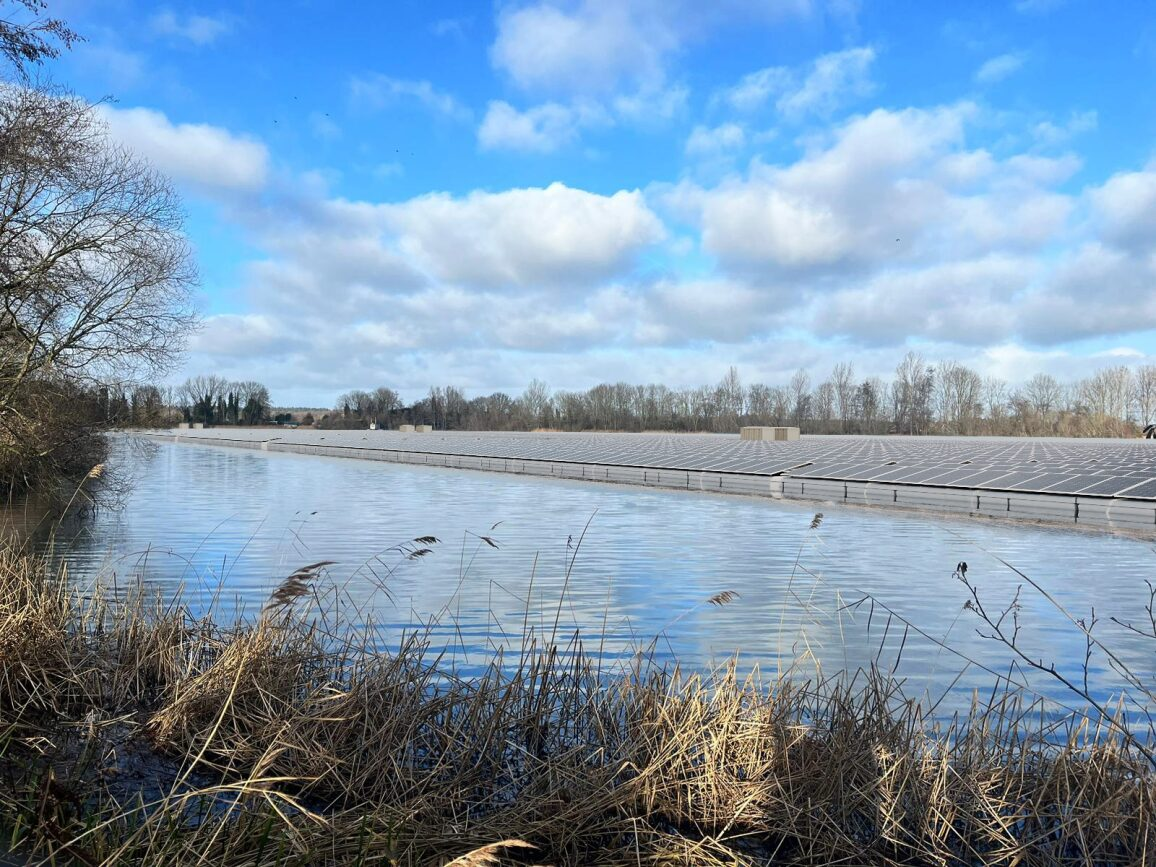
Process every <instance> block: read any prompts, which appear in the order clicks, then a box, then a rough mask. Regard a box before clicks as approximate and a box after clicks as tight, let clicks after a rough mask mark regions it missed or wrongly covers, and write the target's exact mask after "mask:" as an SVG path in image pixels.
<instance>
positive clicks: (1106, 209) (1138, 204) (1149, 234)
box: [1088, 162, 1156, 249]
mask: <svg viewBox="0 0 1156 867" xmlns="http://www.w3.org/2000/svg"><path fill="white" fill-rule="evenodd" d="M1088 196H1089V198H1090V200H1091V204H1092V213H1093V216H1094V217H1095V219H1096V220H1097V221H1098V223H1099V227H1100V231H1101V233H1102V235H1103V237H1104V238H1105V239H1107V240H1109V241H1112V242H1114V243H1116V244H1119V245H1120V246H1123V247H1128V248H1132V249H1144V248H1149V249H1150V248H1151V245H1152V244H1153V242H1156V162H1153V163H1151V164H1149V165H1148V167H1147V168H1145V169H1144V170H1143V171H1138V172H1120V173H1118V174H1115V175H1112V177H1110V178H1109V179H1108V180H1107V181H1106V182H1104V183H1103V184H1102V185H1100V186H1097V187H1093V188H1091V189H1090V190H1089V191H1088Z"/></svg>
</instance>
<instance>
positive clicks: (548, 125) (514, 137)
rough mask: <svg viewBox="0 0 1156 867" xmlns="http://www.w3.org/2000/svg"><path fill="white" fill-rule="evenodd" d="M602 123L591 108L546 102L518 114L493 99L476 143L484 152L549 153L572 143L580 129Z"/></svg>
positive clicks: (603, 117)
mask: <svg viewBox="0 0 1156 867" xmlns="http://www.w3.org/2000/svg"><path fill="white" fill-rule="evenodd" d="M605 122H606V118H605V116H604V115H603V114H602V113H601V112H599V111H598V110H597V108H595V107H593V106H590V107H587V108H585V109H583V108H580V107H574V106H567V105H559V104H558V103H556V102H548V103H544V104H542V105H537V106H534V107H532V108H529V109H527V110H526V111H518V110H517V109H516V108H514V107H513V106H512V105H510V104H509V103H508V102H504V101H502V100H497V101H495V102H491V103H490V104H489V106H488V108H487V109H486V116H485V117H484V118H483V119H482V125H481V126H480V127H479V128H478V144H480V145H481V147H482V148H483V149H484V150H513V151H523V152H528V153H552V152H553V151H556V150H558V149H560V148H562V147H565V146H567V145H569V144H572V143H573V142H574V141H575V140H576V139H577V138H578V133H579V130H580V129H582V128H583V127H586V126H591V125H601V124H603V123H605Z"/></svg>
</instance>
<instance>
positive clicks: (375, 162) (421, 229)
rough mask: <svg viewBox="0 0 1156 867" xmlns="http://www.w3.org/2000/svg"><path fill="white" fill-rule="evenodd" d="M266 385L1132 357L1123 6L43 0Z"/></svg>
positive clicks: (1140, 155)
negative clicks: (172, 187) (165, 179)
mask: <svg viewBox="0 0 1156 867" xmlns="http://www.w3.org/2000/svg"><path fill="white" fill-rule="evenodd" d="M50 11H51V13H52V14H54V15H58V16H60V17H62V18H64V19H65V20H66V21H67V22H68V23H69V24H70V25H71V26H72V27H73V28H74V29H75V30H77V31H79V32H80V33H81V34H82V35H84V37H85V38H86V41H85V42H84V43H83V44H81V45H79V46H77V47H76V48H75V49H74V50H73V51H71V52H69V53H68V54H66V55H65V56H64V57H62V58H61V59H60V60H59V61H58V62H56V63H55V64H54V65H53V68H52V70H51V75H52V76H53V77H54V78H55V79H56V80H57V81H59V82H61V83H63V84H65V85H67V86H69V87H71V88H73V89H74V90H76V91H77V92H78V93H80V94H81V95H83V96H85V97H89V98H92V99H98V98H101V97H105V96H110V97H113V99H114V101H111V102H109V103H108V104H107V105H106V107H105V109H104V113H105V116H106V118H107V121H108V123H109V127H110V130H111V133H112V135H114V136H115V137H116V138H118V139H119V140H121V141H123V142H124V143H125V144H126V145H127V146H128V147H130V148H132V149H133V150H135V151H136V152H138V153H140V154H141V155H143V156H145V157H147V158H148V159H150V160H151V161H153V162H154V163H155V164H156V166H157V167H158V168H159V169H160V170H161V171H163V172H165V173H166V174H168V175H169V176H170V177H171V178H172V179H173V181H174V183H175V184H176V185H177V187H178V188H179V189H180V190H181V192H182V194H183V197H184V200H185V203H186V207H187V209H188V214H189V219H188V226H187V228H188V233H189V236H190V238H191V240H192V242H193V244H194V246H195V247H196V250H197V255H198V261H199V264H200V271H201V275H202V289H201V294H202V299H201V301H202V309H203V312H204V325H203V328H202V329H201V330H200V331H199V332H198V333H197V334H196V335H195V336H194V337H193V338H192V340H191V341H190V352H189V355H188V357H187V359H186V360H185V362H184V364H183V366H182V367H181V368H180V369H178V370H176V371H174V372H173V379H174V380H175V381H179V380H181V379H183V378H184V377H185V376H186V375H189V374H191V373H201V372H205V373H208V372H212V373H219V374H222V375H225V376H228V377H230V378H236V379H258V380H260V381H263V382H265V383H266V384H267V385H268V386H269V387H270V389H271V391H272V393H273V397H274V400H275V401H276V402H277V403H280V404H283V405H290V404H293V405H322V406H324V405H330V404H332V402H333V401H334V399H335V398H336V397H337V395H338V394H340V393H341V392H343V391H345V390H348V389H350V388H371V387H375V386H378V385H387V386H391V387H393V388H396V389H398V390H400V391H401V392H402V393H403V395H405V396H407V397H416V396H418V395H420V394H421V393H423V392H424V391H425V390H426V389H427V388H428V387H429V386H430V385H433V384H454V385H457V386H459V387H463V388H465V390H466V391H467V394H470V395H473V394H478V393H488V392H490V391H494V390H498V389H502V390H509V391H515V392H516V391H520V390H521V389H522V388H524V387H525V386H526V385H527V384H528V383H529V381H530V380H531V379H532V378H535V377H537V378H539V379H541V380H544V381H545V382H547V383H548V384H549V385H550V386H551V387H553V388H586V387H589V386H591V385H594V384H596V383H598V382H601V381H620V380H625V381H628V382H663V383H666V384H668V385H672V386H683V385H699V384H703V383H710V382H715V381H717V380H718V379H719V378H720V377H721V376H722V375H723V374H724V373H725V372H726V370H727V368H728V367H729V366H731V365H735V366H736V367H737V368H738V370H739V372H740V375H741V376H742V378H743V380H744V381H746V382H754V381H764V382H767V383H770V384H776V383H782V382H785V381H787V380H788V379H789V378H790V376H791V375H792V373H794V371H795V370H796V369H798V368H800V367H802V368H805V369H807V370H808V371H809V373H810V374H811V377H812V380H813V381H816V382H817V381H820V380H821V379H823V378H824V377H825V376H826V375H827V374H828V373H829V372H830V369H831V367H832V366H833V365H834V364H835V363H837V362H840V361H847V360H851V361H853V362H854V363H855V366H856V372H857V373H858V374H860V375H862V376H868V375H876V374H878V375H883V376H885V377H887V376H889V375H890V373H891V371H892V370H893V369H894V367H895V364H896V363H897V362H898V361H899V359H900V358H901V357H902V356H903V354H904V353H905V352H906V351H907V350H908V349H916V350H919V351H920V352H922V353H923V354H924V355H925V356H926V357H927V358H928V359H929V360H932V361H935V360H940V359H952V360H957V361H960V362H963V363H966V364H969V365H971V366H972V367H974V368H976V369H977V370H979V371H980V372H981V373H983V374H984V375H992V376H999V377H1002V378H1004V379H1007V380H1008V381H1009V382H1012V383H1016V382H1020V381H1023V380H1025V379H1027V378H1028V377H1030V376H1031V375H1032V374H1034V373H1036V372H1039V371H1046V372H1050V373H1054V374H1056V375H1058V376H1060V377H1062V378H1065V379H1069V378H1075V377H1079V376H1083V375H1085V374H1086V373H1087V372H1088V371H1090V370H1093V369H1095V368H1096V367H1099V366H1103V365H1107V364H1118V363H1128V364H1139V363H1148V362H1151V361H1154V360H1156V331H1154V329H1156V292H1154V291H1153V289H1154V288H1156V280H1154V278H1156V86H1154V85H1156V13H1153V12H1152V11H1150V10H1149V9H1148V4H1145V3H1140V2H1111V0H1108V2H1097V3H1092V2H1084V0H1007V2H958V3H950V4H944V3H897V2H873V0H716V2H714V3H711V4H704V3H699V2H690V0H662V2H658V0H618V2H608V0H529V2H497V3H486V2H434V0H427V2H417V0H397V2H390V3H372V4H369V3H367V4H334V3H322V2H319V0H300V2H291V0H283V2H278V3H272V2H257V0H237V2H233V3H230V4H227V5H226V4H213V3H191V4H174V5H158V4H153V3H141V2H130V0H83V2H82V0H56V2H53V3H51V4H50Z"/></svg>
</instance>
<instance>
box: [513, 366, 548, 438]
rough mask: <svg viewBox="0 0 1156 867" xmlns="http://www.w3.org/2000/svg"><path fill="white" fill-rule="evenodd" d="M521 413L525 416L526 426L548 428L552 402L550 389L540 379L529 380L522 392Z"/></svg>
mask: <svg viewBox="0 0 1156 867" xmlns="http://www.w3.org/2000/svg"><path fill="white" fill-rule="evenodd" d="M520 403H521V407H522V411H523V412H524V413H525V414H526V425H527V426H528V427H530V428H536V427H549V425H550V424H551V418H550V416H551V414H552V410H553V402H552V401H551V399H550V387H549V386H548V385H546V383H544V382H542V380H540V379H536V378H535V379H533V380H531V382H530V384H529V385H528V386H526V390H525V391H524V392H522V397H521V401H520Z"/></svg>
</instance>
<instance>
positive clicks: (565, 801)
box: [0, 552, 1156, 865]
mask: <svg viewBox="0 0 1156 867" xmlns="http://www.w3.org/2000/svg"><path fill="white" fill-rule="evenodd" d="M319 573H320V564H318V565H316V566H314V567H304V568H302V569H301V570H299V571H298V572H297V573H295V574H294V575H292V576H289V577H288V578H287V579H286V580H285V581H284V582H283V583H282V585H281V586H280V587H279V588H278V590H277V591H276V592H275V593H274V594H273V596H272V597H271V598H270V600H269V604H268V606H267V607H266V608H265V610H264V611H263V612H262V614H261V616H260V618H259V619H257V620H256V621H255V622H250V623H245V624H236V625H228V624H214V623H212V622H210V621H208V620H199V619H196V618H194V617H192V616H191V615H190V614H189V613H188V611H187V610H185V609H183V608H182V607H181V606H180V605H179V604H176V603H168V604H166V603H163V602H161V601H160V600H157V599H154V598H151V597H149V596H147V595H146V594H143V593H135V594H128V595H127V596H123V597H122V598H121V599H120V600H119V601H116V602H112V601H107V597H102V596H101V595H100V594H93V596H92V597H89V598H85V597H82V596H80V595H79V594H77V593H76V592H75V591H74V590H72V589H70V588H69V586H68V585H67V583H66V582H64V581H62V580H59V577H58V576H55V575H52V574H49V573H48V572H47V571H46V568H45V566H44V564H43V563H40V562H37V561H36V560H34V559H30V558H28V557H25V556H21V555H18V554H16V553H13V552H0V831H2V833H3V835H4V837H3V839H4V840H5V841H7V842H8V843H9V844H10V845H11V846H12V847H13V848H14V849H15V850H17V851H19V852H22V853H26V854H27V855H28V856H31V863H36V862H37V861H38V860H41V859H52V860H51V863H57V864H84V865H97V864H174V865H183V864H190V865H191V864H214V865H265V864H294V865H318V864H446V863H449V862H451V861H453V862H454V863H456V864H484V863H521V864H558V865H561V864H623V865H627V864H633V865H637V864H684V863H690V864H720V865H721V864H771V863H773V864H828V863H833V862H838V863H854V864H863V863H867V864H960V865H965V864H966V865H970V864H1009V865H1011V864H1041V865H1042V864H1097V865H1108V864H1112V865H1116V864H1119V865H1125V864H1137V863H1144V862H1145V859H1149V860H1150V859H1152V858H1153V857H1154V854H1156V822H1154V819H1156V806H1154V798H1156V785H1154V783H1156V776H1154V773H1153V768H1152V766H1151V764H1150V763H1149V762H1148V761H1147V759H1146V758H1145V757H1144V756H1143V755H1142V754H1141V753H1140V752H1139V751H1138V750H1137V749H1136V747H1135V746H1134V745H1129V744H1128V743H1127V742H1123V741H1121V740H1120V738H1119V737H1117V736H1114V735H1113V733H1112V730H1111V728H1110V727H1106V726H1099V727H1097V726H1093V725H1092V724H1090V723H1083V724H1079V723H1070V724H1069V725H1068V726H1067V728H1066V729H1064V730H1063V731H1058V732H1057V731H1056V730H1054V728H1053V727H1049V725H1048V724H1046V723H1044V722H1043V721H1042V718H1041V716H1040V715H1039V714H1037V713H1035V712H1034V710H1035V709H1034V708H1032V707H1030V706H1026V705H1025V704H1024V703H1022V702H1021V701H1020V700H1018V699H1017V697H1016V696H1014V695H1010V696H1004V697H1003V699H1002V700H1000V701H997V702H995V703H994V706H986V705H984V706H981V705H979V704H977V705H976V706H975V707H974V709H973V711H972V713H971V714H970V716H969V717H967V718H966V719H959V720H956V721H955V722H954V723H950V724H945V725H942V726H939V727H936V726H933V725H931V724H930V723H929V722H928V721H927V720H926V719H924V718H923V717H922V716H921V711H920V709H919V708H918V707H916V706H914V705H912V704H910V703H904V702H902V701H897V700H896V696H897V694H898V693H897V684H895V683H894V682H891V681H889V680H888V679H887V678H886V677H885V676H883V675H882V674H879V673H877V672H876V673H873V672H860V673H859V674H858V675H857V676H855V677H851V676H847V677H844V678H842V679H839V680H833V681H829V682H824V683H814V682H810V683H798V682H793V681H786V680H784V681H773V682H760V681H759V680H757V679H756V678H744V679H740V678H738V677H736V676H735V675H734V673H733V672H732V671H730V670H727V669H724V670H721V671H718V672H716V673H715V674H713V675H711V676H706V677H697V676H681V675H679V674H678V673H677V672H664V671H660V670H656V669H655V668H654V667H652V666H649V665H648V664H647V663H645V662H644V661H643V662H638V663H637V664H636V666H635V667H634V668H633V669H632V670H627V671H621V672H618V673H617V676H615V677H613V678H610V679H609V681H608V679H607V678H606V676H605V672H602V673H599V672H598V671H597V669H596V667H595V664H594V663H592V662H591V661H589V660H588V659H587V658H586V657H584V656H583V655H582V654H581V653H580V652H579V653H567V652H560V651H557V650H555V649H552V648H542V647H532V646H531V647H526V648H524V649H523V651H522V653H521V655H520V656H519V657H518V658H516V659H509V658H507V659H504V660H497V659H496V660H495V661H494V665H493V666H492V667H491V669H490V670H489V671H488V673H487V674H485V675H484V676H481V677H478V678H473V679H471V680H469V681H468V682H465V681H460V680H457V679H455V678H454V677H453V676H452V674H451V673H448V672H446V671H445V670H444V669H443V668H441V667H440V666H439V663H438V654H437V652H436V650H431V649H430V648H428V647H427V646H426V645H425V644H424V643H423V641H422V639H421V637H420V636H415V637H414V638H413V639H412V640H410V641H409V642H408V643H406V644H405V645H404V646H402V647H400V648H398V649H397V650H396V651H395V652H393V653H390V654H388V655H380V654H371V653H368V652H366V651H365V649H364V647H363V646H362V645H359V644H358V642H357V640H356V636H354V637H353V638H349V637H348V636H347V638H346V639H339V638H338V636H340V635H342V634H344V633H343V630H342V627H341V624H335V623H332V622H330V620H329V619H328V618H327V616H326V614H325V612H318V611H316V609H315V608H314V607H313V606H312V604H311V599H312V595H311V585H312V583H313V582H314V581H315V580H316V579H317V578H318V575H319ZM576 649H577V648H570V650H576ZM531 847H532V848H531ZM0 851H3V849H2V847H0ZM487 858H489V859H490V860H486V859H487ZM454 859H459V860H457V861H454Z"/></svg>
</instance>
